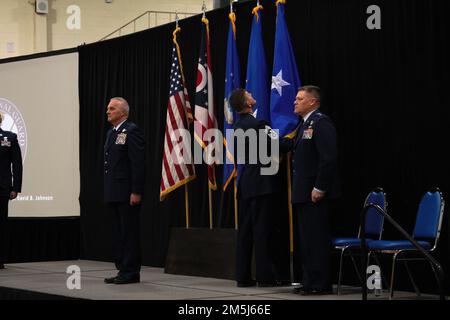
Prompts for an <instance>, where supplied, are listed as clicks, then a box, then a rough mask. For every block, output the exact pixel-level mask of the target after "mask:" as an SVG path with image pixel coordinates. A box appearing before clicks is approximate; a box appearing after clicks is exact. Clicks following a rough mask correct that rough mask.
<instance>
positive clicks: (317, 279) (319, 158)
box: [280, 86, 341, 295]
mask: <svg viewBox="0 0 450 320" xmlns="http://www.w3.org/2000/svg"><path fill="white" fill-rule="evenodd" d="M320 98H321V97H320V89H319V88H318V87H316V86H303V87H300V88H299V89H298V92H297V96H296V98H295V106H294V112H295V113H296V114H297V115H298V116H299V117H300V123H299V125H298V128H297V133H296V136H295V139H293V140H288V139H282V141H281V143H280V146H281V149H282V150H283V151H289V150H292V152H293V155H292V205H293V207H294V214H295V215H296V217H295V218H296V222H297V230H296V231H297V232H298V239H299V243H298V244H297V243H296V244H295V245H296V246H297V245H298V247H297V248H298V250H299V254H300V261H301V262H300V263H301V269H302V284H303V287H301V288H297V290H296V292H297V293H298V292H300V293H302V294H303V295H316V294H317V295H318V294H328V293H331V279H330V250H331V235H330V226H329V224H330V217H329V201H330V200H332V199H336V198H337V197H339V196H340V192H341V190H340V182H339V178H338V168H337V157H338V151H337V135H336V129H335V127H334V125H333V123H332V121H331V119H330V118H329V117H328V116H326V115H325V114H323V113H321V112H320V111H319V110H318V109H319V107H320V100H321V99H320Z"/></svg>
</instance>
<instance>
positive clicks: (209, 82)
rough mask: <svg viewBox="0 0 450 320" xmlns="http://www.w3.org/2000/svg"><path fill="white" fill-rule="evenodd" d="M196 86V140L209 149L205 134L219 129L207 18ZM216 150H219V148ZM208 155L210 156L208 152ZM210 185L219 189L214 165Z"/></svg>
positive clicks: (211, 166) (212, 165)
mask: <svg viewBox="0 0 450 320" xmlns="http://www.w3.org/2000/svg"><path fill="white" fill-rule="evenodd" d="M196 85H197V87H196V93H195V121H194V135H195V140H196V141H197V142H198V143H199V144H200V145H201V146H202V148H203V149H208V145H209V144H210V142H209V141H207V140H204V138H205V137H204V133H205V132H206V130H208V129H213V128H217V119H216V116H215V115H214V102H213V79H212V69H211V54H210V49H209V28H208V20H207V19H206V18H204V19H202V38H201V43H200V54H199V58H198V66H197V83H196ZM211 147H212V146H211ZM215 149H216V150H217V148H215ZM206 154H207V155H208V152H206ZM208 185H209V187H210V188H211V189H213V190H216V189H217V185H216V175H215V171H214V164H209V165H208Z"/></svg>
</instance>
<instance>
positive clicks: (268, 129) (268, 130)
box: [264, 125, 278, 139]
mask: <svg viewBox="0 0 450 320" xmlns="http://www.w3.org/2000/svg"><path fill="white" fill-rule="evenodd" d="M264 133H265V134H267V135H268V136H269V137H270V139H278V133H277V131H276V130H274V129H272V128H271V127H270V126H268V125H266V126H265V127H264Z"/></svg>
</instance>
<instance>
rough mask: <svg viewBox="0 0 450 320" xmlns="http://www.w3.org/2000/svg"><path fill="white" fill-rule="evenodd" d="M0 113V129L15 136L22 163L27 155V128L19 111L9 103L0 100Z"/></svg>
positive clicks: (2, 99)
mask: <svg viewBox="0 0 450 320" xmlns="http://www.w3.org/2000/svg"><path fill="white" fill-rule="evenodd" d="M0 112H1V113H2V114H3V121H2V124H1V128H2V130H4V131H12V132H14V133H15V134H17V141H18V142H19V145H20V150H21V151H22V161H23V162H25V157H26V155H27V128H26V126H25V121H24V120H23V117H22V114H21V113H20V111H19V109H18V108H17V107H16V106H15V105H14V103H12V102H11V101H9V100H7V99H4V98H0Z"/></svg>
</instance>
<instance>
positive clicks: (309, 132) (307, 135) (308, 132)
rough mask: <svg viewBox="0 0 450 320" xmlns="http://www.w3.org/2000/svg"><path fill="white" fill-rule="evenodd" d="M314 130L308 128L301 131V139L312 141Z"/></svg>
mask: <svg viewBox="0 0 450 320" xmlns="http://www.w3.org/2000/svg"><path fill="white" fill-rule="evenodd" d="M313 132H314V130H313V129H312V128H308V129H306V130H305V131H303V136H302V139H312V137H313Z"/></svg>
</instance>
